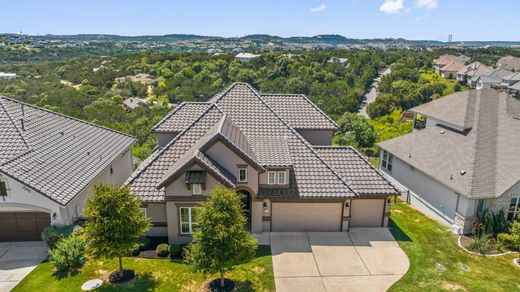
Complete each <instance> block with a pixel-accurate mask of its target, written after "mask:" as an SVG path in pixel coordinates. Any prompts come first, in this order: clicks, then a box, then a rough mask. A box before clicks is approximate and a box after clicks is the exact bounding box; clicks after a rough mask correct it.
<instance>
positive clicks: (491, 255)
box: [457, 235, 515, 257]
mask: <svg viewBox="0 0 520 292" xmlns="http://www.w3.org/2000/svg"><path fill="white" fill-rule="evenodd" d="M462 237H464V236H463V235H459V238H458V239H457V244H458V245H459V247H460V248H462V250H464V251H465V252H467V253H469V254H472V255H477V256H483V257H500V256H505V255H507V254H510V253H515V252H514V251H506V252H503V253H497V254H480V253H478V252H474V251H471V250H469V249H467V248H465V247H464V246H463V245H462V243H461V239H462Z"/></svg>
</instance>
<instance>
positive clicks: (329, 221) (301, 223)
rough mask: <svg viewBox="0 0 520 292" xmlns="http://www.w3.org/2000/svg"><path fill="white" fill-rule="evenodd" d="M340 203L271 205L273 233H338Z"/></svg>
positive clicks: (341, 205) (340, 214) (340, 213)
mask: <svg viewBox="0 0 520 292" xmlns="http://www.w3.org/2000/svg"><path fill="white" fill-rule="evenodd" d="M342 208H343V204H342V203H273V205H272V210H271V212H272V215H271V220H272V222H271V223H272V230H273V231H340V230H341V221H342V218H341V216H342Z"/></svg>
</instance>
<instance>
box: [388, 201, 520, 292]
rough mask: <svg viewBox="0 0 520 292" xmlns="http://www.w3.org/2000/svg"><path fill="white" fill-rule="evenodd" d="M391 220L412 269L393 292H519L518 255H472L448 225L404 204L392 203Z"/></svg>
mask: <svg viewBox="0 0 520 292" xmlns="http://www.w3.org/2000/svg"><path fill="white" fill-rule="evenodd" d="M390 219H391V229H390V230H391V232H392V234H393V235H394V237H395V238H396V239H397V241H398V242H399V245H400V246H401V248H402V249H403V250H404V252H405V253H406V254H407V255H408V258H409V259H410V269H409V270H408V272H407V273H406V275H405V276H404V277H403V278H402V279H401V280H399V281H398V282H397V283H396V284H395V285H394V286H392V287H391V288H390V291H440V290H441V291H442V290H445V291H520V269H519V268H516V267H515V266H514V265H513V263H512V260H513V258H515V257H518V254H516V253H515V254H508V255H505V256H500V257H482V256H474V255H470V254H468V253H466V252H464V251H463V250H462V249H461V248H459V246H458V245H457V238H456V236H455V235H453V234H452V233H451V232H450V231H449V230H448V229H447V228H446V227H445V226H443V225H441V224H440V223H437V222H436V221H433V220H432V219H430V218H428V217H426V216H425V215H423V214H422V213H420V212H418V211H416V210H415V209H413V208H412V207H411V206H409V205H407V204H405V203H403V202H399V201H398V203H397V204H396V205H394V204H392V213H391V216H390ZM437 264H442V265H443V266H445V267H446V270H445V271H439V270H438V269H437ZM461 264H466V265H468V266H469V268H470V270H469V271H465V270H463V269H462V268H461V267H460V265H461Z"/></svg>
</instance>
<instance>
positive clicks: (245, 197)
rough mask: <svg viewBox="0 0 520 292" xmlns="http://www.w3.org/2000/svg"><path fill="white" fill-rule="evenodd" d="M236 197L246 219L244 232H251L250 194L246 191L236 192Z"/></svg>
mask: <svg viewBox="0 0 520 292" xmlns="http://www.w3.org/2000/svg"><path fill="white" fill-rule="evenodd" d="M237 194H238V197H239V198H240V202H241V203H242V207H243V212H244V216H246V218H247V222H246V226H245V228H246V230H247V231H251V193H250V192H249V191H247V190H238V191H237Z"/></svg>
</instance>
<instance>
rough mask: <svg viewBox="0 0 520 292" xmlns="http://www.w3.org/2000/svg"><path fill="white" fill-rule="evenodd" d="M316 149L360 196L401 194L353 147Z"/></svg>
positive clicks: (320, 147) (317, 147)
mask: <svg viewBox="0 0 520 292" xmlns="http://www.w3.org/2000/svg"><path fill="white" fill-rule="evenodd" d="M314 149H315V151H316V152H317V153H318V154H319V155H320V157H321V158H323V160H325V161H326V162H327V163H328V164H329V165H330V166H331V167H332V168H333V169H334V170H335V171H337V172H338V173H339V174H340V175H341V176H342V177H343V179H344V180H345V181H347V182H348V183H349V185H350V187H351V188H352V189H353V190H354V191H356V192H357V193H358V194H360V195H362V196H367V195H395V194H399V191H398V190H397V189H396V188H395V187H394V186H393V185H392V184H391V183H390V182H389V181H387V180H386V178H385V177H384V176H383V175H382V174H381V173H380V172H379V171H378V170H377V169H376V168H374V166H372V164H370V162H369V161H368V160H367V159H366V158H365V157H364V156H363V155H362V154H361V153H359V152H358V151H357V150H356V149H354V148H353V147H349V146H346V147H343V146H315V147H314Z"/></svg>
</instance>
